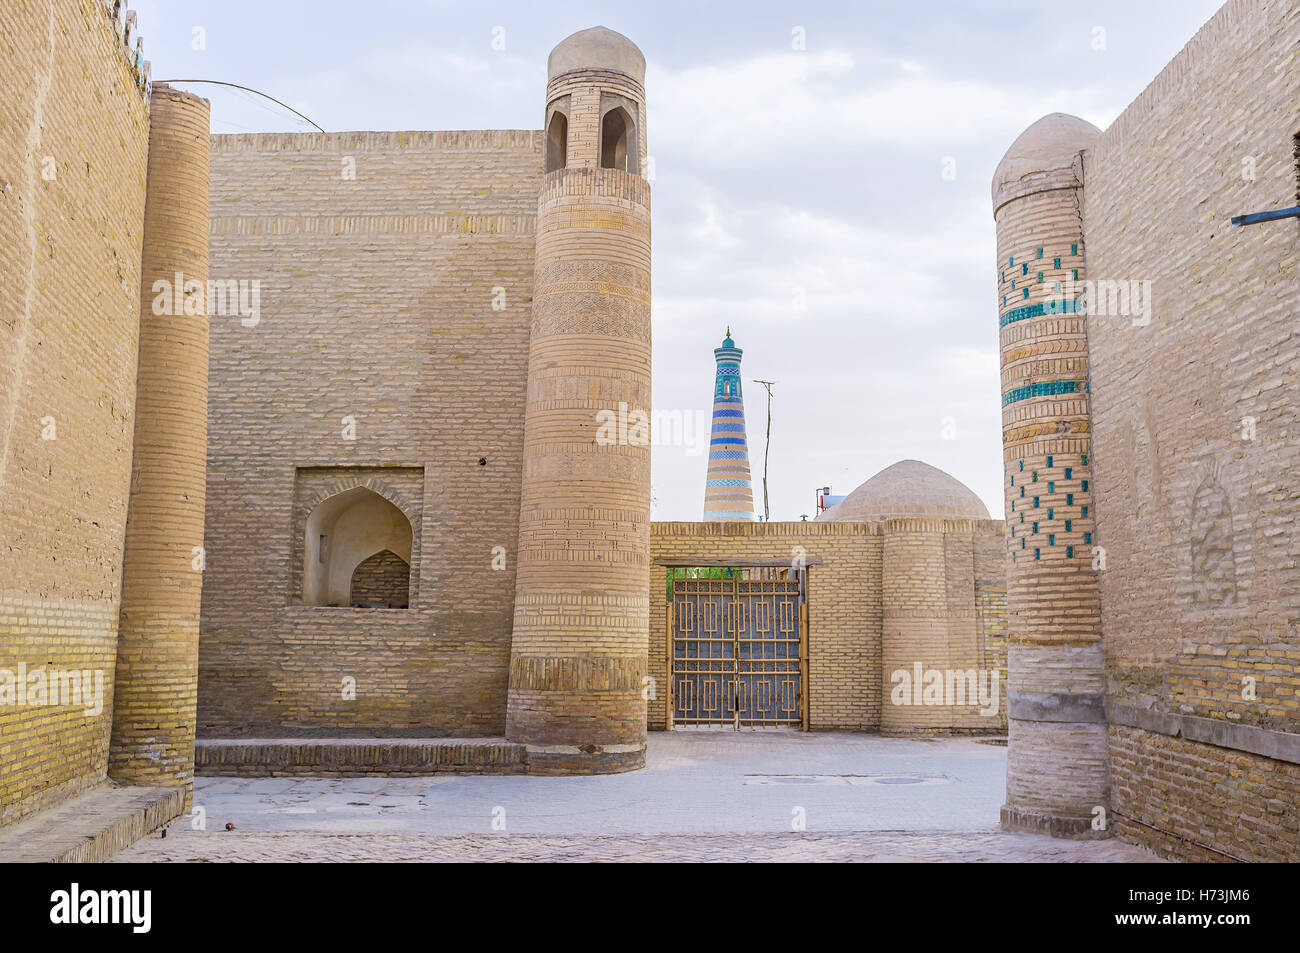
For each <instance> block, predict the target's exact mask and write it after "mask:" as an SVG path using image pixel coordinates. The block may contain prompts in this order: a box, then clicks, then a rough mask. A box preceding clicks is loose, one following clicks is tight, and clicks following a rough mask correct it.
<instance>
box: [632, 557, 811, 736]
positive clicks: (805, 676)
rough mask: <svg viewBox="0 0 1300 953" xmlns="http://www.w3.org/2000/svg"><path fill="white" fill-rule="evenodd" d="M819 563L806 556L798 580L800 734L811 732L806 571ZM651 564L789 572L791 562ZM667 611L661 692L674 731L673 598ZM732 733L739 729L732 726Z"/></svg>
mask: <svg viewBox="0 0 1300 953" xmlns="http://www.w3.org/2000/svg"><path fill="white" fill-rule="evenodd" d="M820 562H821V560H820V559H817V558H814V557H805V559H804V564H803V566H802V567H800V568H801V569H802V571H803V572H802V576H801V581H800V588H801V592H800V599H799V680H800V682H801V683H802V686H801V687H802V689H803V691H802V693H801V696H800V700H799V708H800V711H799V725H798V729H797V730H799V731H811V730H812V726H811V724H810V711H811V709H810V707H809V703H808V696H809V693H810V692H811V690H812V685H811V681H810V679H809V667H810V666H809V663H808V660H809V644H808V643H809V638H810V633H809V626H808V599H809V593H810V590H811V586H809V584H808V578H809V570H810V569H811V568H812V567H813V566H814V565H817V564H819V563H820ZM654 565H656V566H659V567H661V568H663V569H666V570H669V571H671V570H673V569H715V568H728V567H729V568H732V569H740V570H742V571H743V570H746V569H790V568H791V566H790V560H788V559H717V558H713V559H674V560H671V561H667V560H663V561H661V560H655V562H654ZM667 603H668V604H667V609H666V611H665V612H664V618H665V619H666V620H667V625H666V626H665V630H664V675H665V680H666V681H667V682H668V686H667V688H666V690H665V692H664V730H665V731H673V730H674V729H675V727H676V726H675V724H674V722H673V701H674V698H673V622H674V618H673V614H674V613H673V607H674V604H675V603H676V600H675V599H672V598H669V599H668V600H667ZM732 730H733V731H738V730H739V729H738V728H736V727H735V726H733V727H732Z"/></svg>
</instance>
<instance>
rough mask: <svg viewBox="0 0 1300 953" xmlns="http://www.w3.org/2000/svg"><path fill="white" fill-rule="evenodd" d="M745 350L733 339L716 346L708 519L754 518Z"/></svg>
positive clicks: (706, 483) (706, 502) (706, 487)
mask: <svg viewBox="0 0 1300 953" xmlns="http://www.w3.org/2000/svg"><path fill="white" fill-rule="evenodd" d="M744 353H745V352H744V351H742V350H741V349H740V348H738V347H736V342H735V341H733V340H732V339H731V328H727V337H726V339H725V340H723V342H722V347H718V348H714V349H713V357H714V359H715V360H716V361H717V364H718V370H717V373H716V374H715V375H714V379H713V433H712V435H711V437H710V438H709V472H708V476H706V477H705V480H704V519H705V521H706V522H715V521H718V520H753V518H754V489H753V485H752V483H751V481H750V473H749V445H748V442H747V441H746V439H745V399H744V396H743V395H742V394H741V387H740V359H741V357H742V356H743V355H744Z"/></svg>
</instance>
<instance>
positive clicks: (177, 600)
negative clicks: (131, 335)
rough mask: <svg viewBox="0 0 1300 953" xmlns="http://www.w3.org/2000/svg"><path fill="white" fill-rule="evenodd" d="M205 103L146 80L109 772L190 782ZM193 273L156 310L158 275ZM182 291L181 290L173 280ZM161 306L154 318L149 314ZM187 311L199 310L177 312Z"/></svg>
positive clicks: (200, 482) (203, 349) (201, 413)
mask: <svg viewBox="0 0 1300 953" xmlns="http://www.w3.org/2000/svg"><path fill="white" fill-rule="evenodd" d="M208 155H209V121H208V102H207V100H204V99H200V98H199V97H197V96H193V95H190V94H188V93H183V92H181V91H179V90H175V89H171V88H170V87H167V86H163V85H155V86H154V89H153V101H152V105H151V108H150V132H149V173H148V196H147V199H146V203H145V218H144V248H143V254H142V274H141V282H140V361H139V374H138V377H137V396H136V411H135V414H136V415H135V443H134V453H133V456H132V465H131V496H130V502H129V506H128V510H127V522H126V545H125V553H124V556H123V567H122V613H121V622H120V628H119V632H118V640H117V675H116V686H115V689H114V698H113V733H112V740H111V744H110V749H109V775H110V776H111V777H113V778H114V779H116V780H118V781H122V782H126V783H129V784H150V785H159V786H167V785H177V786H180V785H184V786H185V788H186V808H187V809H188V807H189V799H190V792H191V790H192V785H193V777H194V710H195V688H196V684H197V677H198V651H199V595H200V591H201V588H202V580H203V574H202V572H200V571H197V570H196V568H195V559H196V547H201V546H202V545H203V504H204V480H205V467H206V446H207V400H208V318H207V299H206V291H205V290H199V289H206V284H207V279H208V164H209V160H208ZM178 274H180V275H181V276H182V279H181V280H182V283H185V282H190V281H195V282H201V283H202V284H201V285H198V286H195V287H192V288H191V289H190V293H189V294H188V295H183V297H184V299H185V300H186V301H189V302H192V303H191V304H190V305H189V307H185V306H184V304H182V307H181V308H180V309H179V310H180V313H172V312H175V311H176V310H177V309H176V308H175V307H174V304H175V298H174V296H172V295H169V296H168V297H171V298H172V300H171V301H170V302H164V306H163V307H161V308H157V309H156V308H155V299H156V298H157V297H158V295H159V292H157V291H155V290H154V283H155V282H156V281H165V282H167V283H168V287H172V286H173V285H174V284H175V282H176V280H177V277H176V276H177V275H178ZM181 290H182V292H184V288H183V287H182V289H181ZM155 310H163V311H164V312H168V313H163V314H155V313H154V312H155ZM186 311H191V312H193V311H197V312H198V313H197V314H195V313H185V312H186Z"/></svg>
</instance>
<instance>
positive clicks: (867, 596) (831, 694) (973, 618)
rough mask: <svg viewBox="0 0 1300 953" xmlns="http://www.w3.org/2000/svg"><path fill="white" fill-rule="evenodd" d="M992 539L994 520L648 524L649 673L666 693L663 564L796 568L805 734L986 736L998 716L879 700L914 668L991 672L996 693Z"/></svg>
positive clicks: (998, 654)
mask: <svg viewBox="0 0 1300 953" xmlns="http://www.w3.org/2000/svg"><path fill="white" fill-rule="evenodd" d="M1001 532H1002V523H1001V521H1000V520H920V519H896V520H888V521H879V522H874V523H859V522H810V523H805V522H798V523H744V522H739V521H736V522H707V523H675V522H664V523H652V524H651V529H650V551H651V567H650V645H649V659H650V665H649V673H650V675H651V677H652V678H654V679H655V683H656V684H657V685H658V686H667V685H668V679H669V672H668V669H667V662H666V659H667V655H668V628H667V627H668V611H667V609H668V606H667V575H666V574H667V570H668V567H670V566H736V567H743V566H747V565H750V566H786V567H789V566H790V565H792V564H793V563H794V562H795V561H796V560H803V561H804V562H805V563H806V568H807V572H808V597H807V598H808V683H809V684H808V686H807V687H806V690H807V692H808V722H809V728H811V729H813V730H831V729H848V730H858V731H875V730H881V731H884V732H886V733H889V732H895V733H898V734H914V733H916V732H918V731H922V732H923V731H935V730H943V731H952V730H958V731H961V730H975V731H996V730H998V729H999V728H1000V727H1001V725H1002V724H1003V721H1002V719H1001V718H1000V717H999V716H997V715H995V716H991V717H990V716H981V715H979V714H978V712H977V711H974V710H972V709H970V708H969V707H960V708H949V707H945V706H936V707H920V706H898V707H896V706H893V705H892V704H891V703H890V698H889V692H890V690H891V689H892V688H893V683H892V682H891V673H892V672H893V671H894V670H895V669H896V668H905V669H908V670H909V671H910V670H911V669H912V666H913V665H914V663H915V662H918V661H919V662H921V663H922V664H923V665H924V666H925V667H926V668H927V669H929V668H939V669H949V668H960V669H969V668H982V667H992V668H997V669H999V678H1000V684H1005V680H1006V668H1005V665H1006V656H1005V624H1006V618H1005V590H1004V589H1003V588H1002V587H1003V582H1002V578H1003V576H1002V565H1001V550H1000V547H999V546H998V542H997V541H998V538H999V536H1000V534H1001ZM922 554H928V558H929V560H930V564H929V568H928V575H927V574H926V571H925V569H926V567H925V563H924V562H923V560H922V558H921V556H922ZM887 556H889V557H892V559H893V561H892V563H891V562H890V561H889V559H888V558H887ZM886 579H887V580H888V583H886V582H885V580H886ZM977 593H979V596H978V597H977ZM667 694H668V693H667V691H663V690H660V691H657V692H656V696H657V697H656V699H655V700H653V701H651V702H650V703H649V724H650V727H651V728H655V729H663V728H665V727H666V726H667V719H666V708H665V704H666V699H667ZM1004 710H1005V707H1004V706H1003V705H1002V704H1001V702H1000V706H999V712H1001V711H1004Z"/></svg>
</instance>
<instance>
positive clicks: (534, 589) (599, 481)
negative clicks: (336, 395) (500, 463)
mask: <svg viewBox="0 0 1300 953" xmlns="http://www.w3.org/2000/svg"><path fill="white" fill-rule="evenodd" d="M549 67H550V83H549V86H548V88H547V119H548V128H549V127H550V125H551V123H550V120H551V118H552V116H553V113H554V112H555V111H556V110H559V111H562V112H563V113H564V114H565V115H566V116H567V135H568V149H567V166H566V167H564V168H560V169H558V170H556V171H554V172H551V173H548V174H547V175H546V177H545V178H544V179H543V182H542V190H541V196H540V199H539V203H538V215H537V259H536V262H537V267H536V279H535V288H534V297H533V325H532V339H531V345H530V351H529V372H528V397H527V408H526V417H525V424H524V478H523V490H522V499H521V506H520V515H519V556H518V574H517V583H516V595H515V620H514V632H513V638H512V645H511V659H510V690H509V702H508V708H507V721H506V736H507V738H508V739H509V740H511V741H514V742H520V743H523V744H524V745H526V746H527V749H528V763H529V770H530V771H532V772H553V773H603V772H612V771H624V770H629V769H634V768H639V767H641V766H643V765H644V763H645V734H646V703H645V699H644V698H643V695H642V690H643V682H642V680H643V678H644V677H645V674H646V645H647V639H648V635H649V591H648V573H649V562H650V447H649V442H648V433H647V434H642V433H638V430H637V427H636V417H634V416H633V415H634V414H637V413H644V414H646V415H648V414H649V412H650V187H649V184H648V183H647V182H646V180H645V178H644V177H643V176H642V175H641V174H640V173H641V170H642V169H644V165H645V152H644V148H645V137H644V130H645V108H644V99H645V95H644V92H643V89H642V81H643V78H644V71H645V60H644V58H643V57H642V56H641V53H640V51H639V50H637V48H636V47H635V46H634V45H633V44H632V43H631V42H630V41H629V40H627V39H626V38H624V37H622V36H620V35H619V34H617V33H613V32H611V31H609V30H605V29H603V28H596V29H593V30H586V31H583V32H582V33H578V34H575V35H574V36H572V37H570V38H569V39H567V40H565V41H564V42H563V43H561V44H560V45H559V46H558V47H556V49H555V51H554V52H552V54H551V58H550V63H549ZM617 108H623V109H624V110H625V111H626V114H627V115H628V117H629V118H630V119H631V120H632V122H633V124H634V125H635V130H634V136H633V137H632V138H631V139H630V140H629V144H630V148H629V154H630V156H631V161H630V162H629V161H627V158H626V156H625V157H624V158H623V164H624V168H622V169H619V168H603V167H601V157H602V145H603V144H602V136H601V134H602V119H603V117H604V116H605V115H606V114H607V113H608V112H609V111H610V110H611V109H617ZM606 154H608V151H607V153H606ZM610 415H613V417H614V419H616V420H621V421H627V423H626V424H620V425H619V426H617V427H616V428H614V429H615V431H616V432H615V433H614V434H613V435H612V439H611V434H610V430H609V428H608V427H607V426H606V428H605V429H604V430H603V431H602V423H603V422H605V421H608V420H609V418H610ZM643 438H644V439H643Z"/></svg>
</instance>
